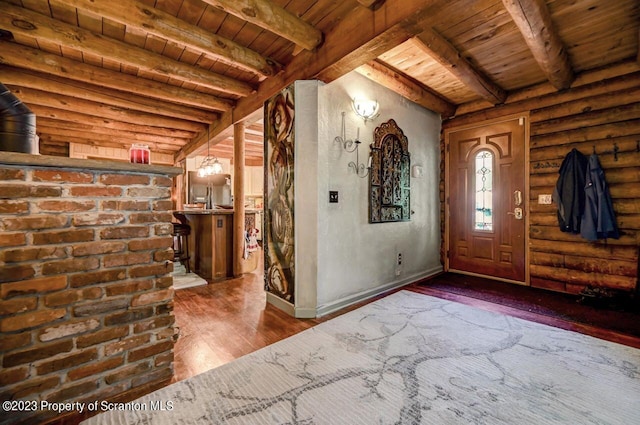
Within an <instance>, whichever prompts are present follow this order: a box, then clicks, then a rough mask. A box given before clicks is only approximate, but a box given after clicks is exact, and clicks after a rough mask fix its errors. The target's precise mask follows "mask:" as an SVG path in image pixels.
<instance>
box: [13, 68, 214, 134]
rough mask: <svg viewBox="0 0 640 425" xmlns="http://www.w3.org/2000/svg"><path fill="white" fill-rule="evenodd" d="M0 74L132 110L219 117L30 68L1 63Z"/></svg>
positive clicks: (192, 118) (182, 116)
mask: <svg viewBox="0 0 640 425" xmlns="http://www.w3.org/2000/svg"><path fill="white" fill-rule="evenodd" d="M0 75H2V81H3V83H4V84H11V85H14V86H20V87H28V88H31V89H38V90H42V91H46V92H50V93H64V94H65V95H66V96H71V97H75V98H78V99H84V100H89V101H91V102H98V103H103V104H105V105H113V106H117V107H120V108H126V109H130V110H134V111H142V112H149V113H151V114H156V115H162V116H166V117H171V118H180V119H183V120H189V121H196V122H202V123H207V124H208V123H211V122H213V121H215V120H216V119H217V117H218V115H217V114H215V113H213V112H209V111H203V110H201V109H196V108H192V107H189V106H183V105H176V104H172V103H170V102H164V101H159V100H155V99H149V98H146V97H142V96H137V95H132V94H130V93H122V92H118V91H113V90H107V89H104V88H102V87H99V86H94V85H91V84H87V83H79V82H71V84H69V83H68V81H69V80H66V81H65V80H64V79H61V78H59V77H55V76H48V75H46V74H41V73H36V72H33V71H25V70H19V69H17V68H11V67H6V66H0Z"/></svg>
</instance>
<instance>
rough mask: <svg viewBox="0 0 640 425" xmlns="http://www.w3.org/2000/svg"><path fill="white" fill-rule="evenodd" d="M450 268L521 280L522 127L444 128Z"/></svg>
mask: <svg viewBox="0 0 640 425" xmlns="http://www.w3.org/2000/svg"><path fill="white" fill-rule="evenodd" d="M448 142H449V161H448V164H449V166H448V178H449V182H450V185H449V194H448V195H449V203H448V220H449V223H448V228H449V250H448V254H447V255H448V257H449V270H454V271H455V270H457V271H464V272H471V273H478V274H481V275H486V276H492V277H497V278H501V279H507V280H513V281H517V282H524V281H525V218H524V212H525V211H526V209H525V200H526V197H525V180H524V175H525V168H524V167H525V157H524V156H525V155H524V153H525V126H524V118H522V119H518V118H516V119H513V120H510V121H505V122H500V123H496V124H491V125H487V126H485V127H478V128H472V129H465V130H460V131H452V132H450V133H449V137H448Z"/></svg>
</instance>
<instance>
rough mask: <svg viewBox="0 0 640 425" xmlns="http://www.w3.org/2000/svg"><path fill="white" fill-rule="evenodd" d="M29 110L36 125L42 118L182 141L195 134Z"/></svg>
mask: <svg viewBox="0 0 640 425" xmlns="http://www.w3.org/2000/svg"><path fill="white" fill-rule="evenodd" d="M29 109H31V111H32V112H33V113H34V114H36V124H37V123H39V122H40V119H41V118H49V119H52V120H58V121H60V125H62V123H63V122H70V123H77V124H87V125H92V126H102V127H104V128H107V129H113V130H122V131H131V132H136V133H145V134H150V135H157V136H165V137H177V138H181V139H192V138H193V137H195V135H196V134H195V133H194V132H192V131H185V130H177V129H175V128H162V127H153V126H150V125H140V124H131V123H128V122H122V121H116V120H112V119H108V118H104V117H100V118H99V117H96V116H93V115H87V114H82V113H79V112H72V111H64V110H62V109H57V108H50V107H48V106H40V105H34V104H30V105H29Z"/></svg>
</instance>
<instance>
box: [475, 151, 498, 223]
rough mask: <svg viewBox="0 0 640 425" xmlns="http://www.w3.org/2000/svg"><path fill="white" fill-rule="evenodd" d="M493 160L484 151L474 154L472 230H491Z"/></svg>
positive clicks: (487, 152)
mask: <svg viewBox="0 0 640 425" xmlns="http://www.w3.org/2000/svg"><path fill="white" fill-rule="evenodd" d="M493 158H494V157H493V154H492V153H491V152H489V151H486V150H483V151H480V152H478V153H477V154H476V160H475V174H474V178H475V186H474V187H475V206H476V207H475V214H474V218H473V224H474V225H473V228H474V230H487V231H492V230H493V190H492V189H493V168H494V167H493Z"/></svg>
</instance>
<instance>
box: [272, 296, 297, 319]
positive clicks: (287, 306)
mask: <svg viewBox="0 0 640 425" xmlns="http://www.w3.org/2000/svg"><path fill="white" fill-rule="evenodd" d="M267 302H268V303H269V304H271V305H272V306H274V307H275V308H277V309H279V310H282V311H284V312H285V313H287V314H288V315H290V316H294V317H295V313H296V311H295V310H296V308H295V306H294V305H293V304H291V303H290V302H289V301H285V300H283V299H282V298H280V297H279V296H277V295H274V294H272V293H271V292H269V291H267Z"/></svg>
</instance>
